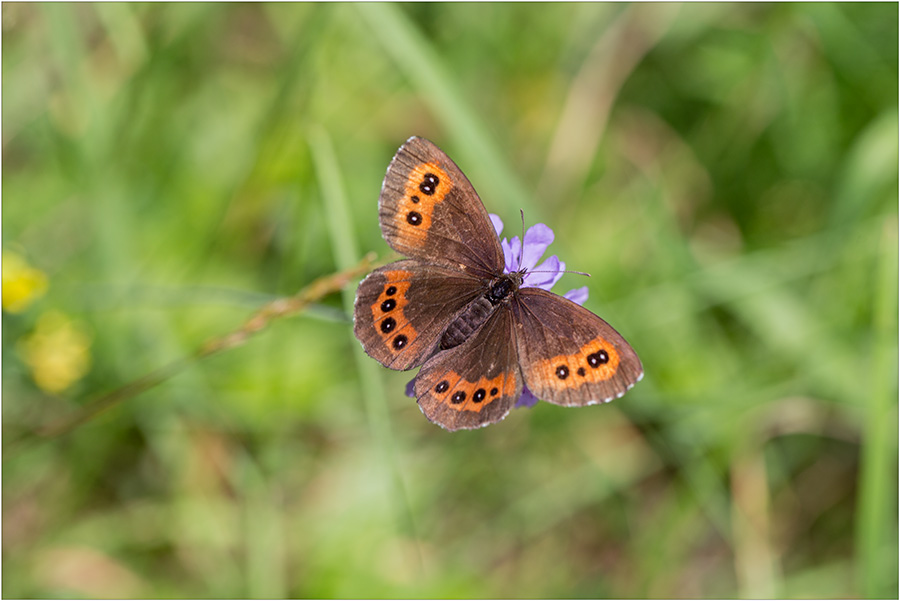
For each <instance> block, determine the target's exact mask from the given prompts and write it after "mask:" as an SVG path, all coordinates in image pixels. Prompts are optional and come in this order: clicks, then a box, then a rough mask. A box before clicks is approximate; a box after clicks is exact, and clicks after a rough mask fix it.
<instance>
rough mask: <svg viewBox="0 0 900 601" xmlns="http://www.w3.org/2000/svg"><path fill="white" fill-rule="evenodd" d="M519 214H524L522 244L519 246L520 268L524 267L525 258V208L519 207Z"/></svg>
mask: <svg viewBox="0 0 900 601" xmlns="http://www.w3.org/2000/svg"><path fill="white" fill-rule="evenodd" d="M519 215H521V216H522V237H521V238H520V240H521V241H522V244H521V245H520V246H519V268H520V269H521V268H522V261H523V260H525V209H519Z"/></svg>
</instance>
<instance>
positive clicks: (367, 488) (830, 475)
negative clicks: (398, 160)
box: [2, 3, 898, 598]
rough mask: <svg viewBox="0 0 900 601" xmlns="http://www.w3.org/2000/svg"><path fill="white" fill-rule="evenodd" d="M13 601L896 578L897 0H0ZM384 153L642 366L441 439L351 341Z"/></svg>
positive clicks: (870, 584)
mask: <svg viewBox="0 0 900 601" xmlns="http://www.w3.org/2000/svg"><path fill="white" fill-rule="evenodd" d="M2 27H3V39H2V43H3V47H2V50H3V53H2V59H3V63H2V67H3V79H2V84H3V86H2V89H3V104H2V110H3V190H2V191H3V214H2V217H3V230H2V234H3V308H4V312H3V324H2V325H3V390H2V392H3V433H4V454H3V459H4V461H3V539H2V540H3V576H4V578H3V587H2V593H3V596H4V597H60V596H81V597H157V596H159V597H435V596H436V597H497V596H499V597H560V598H570V597H732V596H738V597H857V596H862V597H879V596H880V597H885V596H886V597H896V596H897V595H898V584H897V582H898V579H897V566H898V553H897V550H898V548H897V544H898V542H897V486H898V483H897V422H898V415H897V394H898V390H897V382H898V368H897V365H898V353H897V313H898V305H897V291H898V265H897V255H898V242H897V222H898V220H897V194H898V177H897V167H898V110H897V96H898V79H897V69H898V6H897V4H896V3H888V4H853V5H850V4H843V5H842V4H775V5H772V4H742V5H728V4H712V5H710V4H698V5H683V6H682V5H677V4H652V5H643V4H642V5H628V4H614V5H606V4H599V5H598V4H553V5H540V4H502V5H498V4H409V5H406V4H404V5H398V4H366V5H355V4H336V5H332V4H329V5H317V4H302V5H292V4H278V5H274V4H271V5H270V4H252V5H249V4H229V5H217V4H152V5H145V4H41V5H34V4H10V3H4V4H3V6H2ZM411 135H422V136H425V137H428V138H430V139H431V140H433V141H434V142H436V143H437V144H438V145H439V146H441V147H442V148H443V149H444V150H445V151H446V152H447V153H448V154H449V155H450V156H451V157H453V158H454V159H455V160H456V162H457V163H458V164H459V165H460V166H461V168H462V169H463V170H464V171H465V172H466V173H467V175H468V176H469V178H470V179H471V180H472V182H473V184H474V185H475V187H476V189H477V190H478V191H479V193H480V194H481V197H482V199H483V200H484V201H485V204H486V206H487V207H488V210H489V211H491V212H494V213H498V214H499V215H500V216H501V217H502V218H503V219H504V220H505V221H506V223H507V226H508V229H507V232H509V233H512V234H515V233H517V231H518V227H517V226H515V224H516V223H518V210H519V208H523V209H524V210H525V217H526V220H527V222H528V224H533V223H535V222H545V223H547V224H548V225H550V226H551V227H552V228H553V229H554V230H555V232H556V242H555V243H554V245H553V246H552V247H551V252H554V253H556V254H558V255H559V256H560V257H561V258H562V259H563V260H564V261H566V263H567V265H568V267H569V269H576V270H581V271H586V272H590V273H591V274H592V277H591V278H590V279H585V278H583V277H579V276H577V275H572V274H570V275H566V276H565V278H564V279H563V281H562V282H560V284H559V285H558V286H557V290H558V291H559V292H564V291H565V290H568V289H569V288H573V287H576V286H582V285H585V284H587V285H588V286H589V287H590V294H591V296H590V299H589V300H588V302H587V303H586V306H587V307H588V308H590V309H591V310H593V311H595V312H596V313H598V314H599V315H601V316H603V317H604V318H605V319H606V320H608V321H609V322H610V323H612V324H613V325H614V326H615V327H616V328H617V329H618V330H619V331H620V332H621V333H622V334H623V335H624V336H626V337H627V338H628V340H629V341H631V342H632V344H633V345H634V347H635V348H636V349H637V351H638V353H639V354H640V356H641V358H642V359H643V362H644V367H645V370H646V376H645V378H644V380H643V381H642V382H640V383H639V384H638V385H637V386H636V387H635V388H634V389H633V390H632V391H631V392H629V393H628V394H627V395H626V396H625V397H624V398H622V399H619V400H617V401H616V402H614V403H611V404H610V405H606V406H602V407H589V408H584V409H566V408H561V407H556V406H553V405H550V404H547V403H539V404H538V406H536V407H535V408H534V409H531V410H526V409H520V410H516V411H514V412H513V413H512V414H511V415H510V416H509V417H507V419H506V420H504V421H503V422H501V423H499V424H497V425H494V426H491V427H489V428H487V429H484V430H479V431H474V432H458V433H448V432H445V431H443V430H441V429H440V428H438V427H437V426H435V425H433V424H431V423H429V422H428V421H427V420H426V419H425V418H424V416H422V414H421V413H420V411H419V410H418V408H417V406H416V405H415V403H414V402H413V401H412V400H411V399H409V398H407V397H405V396H404V394H403V390H404V385H405V384H406V382H407V381H408V380H409V379H410V377H411V374H410V373H398V372H391V371H389V370H386V369H384V368H382V367H381V366H380V365H378V364H377V363H376V362H375V361H374V360H372V359H369V358H367V357H365V356H364V354H363V353H362V351H361V349H360V347H359V344H358V343H357V342H356V340H355V339H354V338H353V334H352V327H351V325H350V322H349V318H348V315H349V312H348V307H350V306H352V300H353V294H354V292H355V284H352V285H351V286H349V287H347V289H346V290H345V292H344V295H343V297H341V295H337V294H334V295H331V296H329V297H326V298H324V299H322V300H321V302H319V303H317V304H316V305H315V306H314V307H313V308H312V309H310V310H309V311H306V312H304V313H302V314H301V315H299V316H296V317H291V318H286V319H279V320H276V321H274V322H273V323H272V324H270V327H269V328H268V329H267V330H265V331H264V332H263V333H261V334H260V335H258V336H256V337H254V338H252V339H251V340H249V341H248V342H247V343H245V344H243V345H240V346H238V347H236V348H233V349H231V350H228V351H226V352H223V353H220V354H218V355H216V356H214V357H211V358H209V359H208V360H205V361H201V362H185V363H183V364H181V365H180V367H181V369H180V371H178V373H177V375H175V376H174V377H173V378H171V379H170V380H168V381H166V382H165V383H164V384H162V385H160V386H158V387H155V388H153V389H152V390H150V391H148V392H146V393H143V394H139V395H134V396H132V397H131V398H127V399H126V400H125V401H124V402H122V403H121V404H119V405H118V406H116V407H114V408H113V409H111V410H109V411H107V412H105V413H103V414H102V415H100V416H99V417H98V418H96V419H92V420H90V421H88V422H87V423H85V424H83V425H81V426H79V427H78V428H76V429H74V430H73V431H72V432H70V433H68V434H67V435H64V436H59V437H53V438H50V439H49V440H43V441H40V442H38V443H33V444H27V445H24V446H23V445H18V444H14V443H16V441H18V440H20V437H21V436H23V435H28V434H29V433H33V432H40V431H42V430H43V429H45V428H46V427H47V426H48V424H52V423H54V422H56V420H58V419H60V418H62V417H65V416H70V415H72V414H73V412H74V411H76V410H77V408H78V407H80V406H83V405H85V404H87V403H89V402H91V401H92V400H95V399H97V398H99V397H100V396H101V395H102V394H104V393H107V392H109V391H112V390H114V389H116V388H117V387H119V386H123V385H125V384H128V383H129V382H132V381H134V380H135V379H136V378H139V377H141V376H142V375H144V374H146V373H148V372H150V371H152V370H154V369H156V368H158V367H160V366H163V365H166V364H169V363H170V362H172V361H179V360H181V359H183V358H185V357H187V356H189V355H190V354H191V353H193V352H194V351H195V350H196V349H198V348H200V347H201V346H202V345H203V344H204V343H205V342H206V341H208V340H210V339H213V338H216V337H218V336H222V335H225V334H227V333H229V332H231V331H233V330H235V329H236V328H238V327H239V326H240V325H241V323H242V322H243V321H244V320H245V319H246V318H247V317H248V316H249V315H251V314H252V313H253V311H255V310H256V309H258V308H259V307H261V306H262V305H263V304H265V303H266V302H269V301H271V300H273V299H276V298H278V297H282V296H288V295H292V294H294V293H295V292H296V291H297V290H299V289H300V288H302V287H303V286H305V285H307V284H308V283H310V282H311V281H312V280H313V279H315V278H317V277H320V276H323V275H328V274H331V273H334V272H336V271H339V270H341V269H344V268H347V267H350V266H352V265H354V264H355V263H356V262H357V261H358V260H359V259H360V258H361V257H362V255H363V254H365V253H366V252H369V251H373V250H374V251H376V252H377V253H378V254H379V256H380V257H388V256H389V255H390V253H389V249H388V247H387V245H386V244H385V243H384V241H383V240H382V239H381V236H380V231H379V227H378V223H377V207H376V203H377V199H378V193H379V189H380V186H381V181H382V178H383V176H384V172H385V169H386V168H387V165H388V162H389V161H390V159H391V157H392V156H393V154H394V152H395V151H396V149H397V148H398V147H399V146H400V145H401V144H402V143H403V141H404V140H406V139H407V138H408V137H409V136H411Z"/></svg>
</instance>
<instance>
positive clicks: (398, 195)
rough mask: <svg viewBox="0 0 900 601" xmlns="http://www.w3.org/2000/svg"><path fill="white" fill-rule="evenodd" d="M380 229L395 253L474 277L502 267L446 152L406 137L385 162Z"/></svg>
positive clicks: (481, 212) (468, 187)
mask: <svg viewBox="0 0 900 601" xmlns="http://www.w3.org/2000/svg"><path fill="white" fill-rule="evenodd" d="M378 216H379V220H380V222H381V233H382V235H383V236H384V239H385V240H386V241H387V243H388V244H389V245H390V246H391V248H393V249H394V250H396V251H397V252H399V253H402V254H404V255H406V256H408V257H411V258H415V259H422V260H424V261H428V262H434V263H440V264H443V265H448V266H451V267H455V268H456V269H463V270H465V271H467V272H469V273H473V274H475V275H478V276H479V277H489V276H492V275H496V274H498V273H501V272H502V271H503V264H504V263H503V250H502V249H501V248H500V240H499V239H498V238H497V233H496V232H495V231H494V226H493V225H492V224H491V220H490V218H489V217H488V213H487V210H485V208H484V204H483V203H482V202H481V199H480V198H478V194H477V193H476V192H475V189H474V188H473V187H472V184H470V183H469V180H468V179H466V176H465V175H463V172H462V171H460V169H459V167H457V166H456V163H454V162H453V161H452V160H450V157H448V156H447V155H446V154H444V152H443V151H442V150H441V149H440V148H438V147H437V146H435V145H434V144H432V143H431V142H429V141H428V140H426V139H424V138H418V137H412V138H410V139H409V140H407V141H406V143H405V144H404V145H403V146H401V147H400V150H398V151H397V154H396V155H395V156H394V160H392V161H391V164H390V166H389V167H388V170H387V174H386V175H385V177H384V183H383V184H382V186H381V197H380V198H379V200H378Z"/></svg>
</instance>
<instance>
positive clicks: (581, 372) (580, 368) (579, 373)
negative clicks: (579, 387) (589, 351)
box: [578, 367, 584, 377]
mask: <svg viewBox="0 0 900 601" xmlns="http://www.w3.org/2000/svg"><path fill="white" fill-rule="evenodd" d="M578 375H579V376H581V377H584V368H583V367H579V368H578Z"/></svg>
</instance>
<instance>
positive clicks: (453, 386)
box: [431, 371, 516, 413]
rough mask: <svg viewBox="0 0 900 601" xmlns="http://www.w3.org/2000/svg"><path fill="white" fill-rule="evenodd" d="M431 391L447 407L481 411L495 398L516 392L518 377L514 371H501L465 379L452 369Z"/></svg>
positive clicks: (458, 409)
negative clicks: (474, 379) (469, 379)
mask: <svg viewBox="0 0 900 601" xmlns="http://www.w3.org/2000/svg"><path fill="white" fill-rule="evenodd" d="M431 392H432V394H434V396H435V397H437V398H438V400H440V401H441V403H443V404H444V405H446V406H447V407H450V408H451V409H456V410H457V411H475V412H476V413H477V412H480V411H481V410H482V409H483V408H485V407H487V406H488V405H490V404H491V403H492V402H494V401H495V400H497V399H499V398H501V397H505V396H511V395H513V394H514V393H515V392H516V379H515V377H513V374H512V372H507V373H501V374H499V375H498V376H496V377H494V378H491V379H488V378H480V379H479V380H478V381H477V382H469V381H468V380H464V379H463V378H462V376H460V375H459V374H458V373H456V372H454V371H451V372H448V373H447V374H446V375H445V376H444V377H443V378H441V379H440V380H439V381H438V382H437V383H436V384H434V385H433V386H432V387H431Z"/></svg>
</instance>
